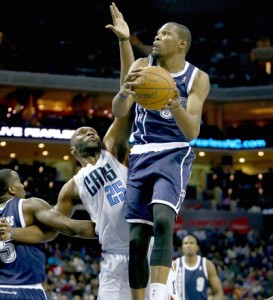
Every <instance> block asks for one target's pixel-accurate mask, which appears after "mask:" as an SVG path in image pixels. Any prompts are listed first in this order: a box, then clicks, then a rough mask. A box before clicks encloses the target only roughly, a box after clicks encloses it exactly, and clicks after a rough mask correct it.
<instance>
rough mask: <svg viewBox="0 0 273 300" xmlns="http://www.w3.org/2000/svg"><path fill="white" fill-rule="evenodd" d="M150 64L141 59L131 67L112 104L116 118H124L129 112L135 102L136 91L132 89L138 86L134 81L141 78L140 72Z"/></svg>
mask: <svg viewBox="0 0 273 300" xmlns="http://www.w3.org/2000/svg"><path fill="white" fill-rule="evenodd" d="M147 64H148V59H147V58H139V59H138V60H136V61H135V62H134V63H133V64H132V65H131V67H130V70H129V72H128V74H127V76H126V77H125V80H124V83H123V84H122V85H121V87H120V90H119V92H118V94H117V95H116V96H115V97H114V99H113V102H112V110H113V113H114V115H115V116H116V117H118V118H120V117H124V116H126V115H127V113H128V112H129V110H130V108H131V107H132V104H133V102H134V97H133V96H134V91H132V89H131V88H132V87H133V86H135V85H136V82H135V81H134V79H135V78H136V77H137V76H139V72H140V70H141V69H142V68H143V67H146V66H147Z"/></svg>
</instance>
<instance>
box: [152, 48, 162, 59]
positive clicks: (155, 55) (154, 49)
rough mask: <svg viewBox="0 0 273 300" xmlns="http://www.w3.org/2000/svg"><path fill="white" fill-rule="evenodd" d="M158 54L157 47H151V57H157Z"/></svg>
mask: <svg viewBox="0 0 273 300" xmlns="http://www.w3.org/2000/svg"><path fill="white" fill-rule="evenodd" d="M159 56H160V53H159V50H158V48H153V51H152V57H153V58H158V57H159Z"/></svg>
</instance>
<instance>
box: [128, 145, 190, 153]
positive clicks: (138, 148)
mask: <svg viewBox="0 0 273 300" xmlns="http://www.w3.org/2000/svg"><path fill="white" fill-rule="evenodd" d="M185 147H189V143H187V142H173V143H149V144H144V145H134V146H133V147H132V149H131V152H130V154H142V153H146V152H149V151H154V152H158V151H162V150H169V149H175V148H185Z"/></svg>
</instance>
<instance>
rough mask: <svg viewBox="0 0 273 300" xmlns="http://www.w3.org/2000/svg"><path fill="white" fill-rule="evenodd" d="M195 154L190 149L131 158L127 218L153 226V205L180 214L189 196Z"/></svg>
mask: <svg viewBox="0 0 273 300" xmlns="http://www.w3.org/2000/svg"><path fill="white" fill-rule="evenodd" d="M194 158H195V154H194V152H193V150H192V149H191V147H184V148H175V149H168V150H161V151H158V152H147V153H143V154H130V155H129V172H128V182H127V188H126V201H125V218H126V219H127V221H128V222H129V223H146V224H150V225H152V224H153V219H152V214H151V210H150V209H151V204H156V203H161V204H165V205H168V206H170V207H171V208H173V209H174V211H175V213H176V214H177V213H178V211H179V210H180V208H181V205H182V203H183V201H184V198H185V195H186V186H187V183H188V180H189V177H190V174H191V168H192V162H193V160H194Z"/></svg>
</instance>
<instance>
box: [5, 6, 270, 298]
mask: <svg viewBox="0 0 273 300" xmlns="http://www.w3.org/2000/svg"><path fill="white" fill-rule="evenodd" d="M110 3H111V2H110V1H99V0H96V1H93V0H92V1H91V0H90V1H83V0H78V1H77V2H69V3H67V2H66V1H36V2H34V1H8V2H5V3H2V4H1V12H0V15H1V16H0V165H1V167H11V168H14V169H15V170H17V171H18V173H19V174H20V176H21V178H22V180H23V181H24V183H25V185H26V189H27V191H28V195H29V196H30V195H34V196H38V197H41V198H44V199H46V200H47V201H48V202H49V203H51V204H54V203H55V202H56V197H57V194H58V191H59V190H60V188H61V186H62V185H63V183H64V182H65V181H66V180H68V179H69V178H71V176H73V174H74V173H75V172H76V171H77V168H78V166H77V165H76V163H75V162H74V161H73V159H72V158H71V155H70V153H69V144H68V139H69V136H70V135H71V130H75V129H76V128H77V127H79V126H82V125H90V126H94V127H96V128H98V130H99V134H100V135H101V136H103V134H104V133H105V132H106V130H107V128H108V126H109V124H111V122H112V120H113V116H112V112H111V100H112V98H113V95H114V94H115V93H116V92H117V91H118V87H119V51H118V42H117V39H116V38H115V36H114V35H113V34H112V33H111V32H110V31H109V30H107V29H105V25H106V24H109V23H110V22H111V18H110V12H109V5H110ZM116 4H117V5H118V7H119V8H120V9H121V11H122V12H123V14H124V17H125V19H126V20H127V21H128V23H129V26H130V29H131V35H132V37H133V39H132V43H133V41H136V39H137V41H138V43H139V42H140V43H143V44H146V45H151V43H152V41H153V38H154V35H155V33H156V31H157V29H158V28H159V27H160V26H161V25H162V24H164V23H165V22H167V21H176V22H179V23H182V24H185V25H187V26H188V27H189V28H190V29H191V31H192V35H193V43H192V47H191V50H190V52H189V56H188V60H189V61H191V62H192V63H193V64H195V65H197V66H198V67H200V68H201V69H203V70H204V71H206V72H208V74H209V75H210V79H211V91H210V94H209V96H208V99H207V101H206V103H205V106H204V111H203V122H202V127H201V133H200V136H199V137H198V139H197V140H196V141H194V142H193V147H194V149H195V151H196V154H197V157H196V160H195V163H194V167H193V174H192V176H191V179H190V182H189V187H188V191H187V199H186V200H185V204H184V206H183V208H182V210H181V212H180V216H179V218H178V221H177V224H176V227H175V231H174V235H175V250H176V251H175V253H174V257H175V256H177V255H178V254H179V249H178V246H179V244H180V241H181V238H182V237H183V235H184V234H186V232H195V233H196V234H197V235H199V238H200V239H201V241H202V243H201V244H202V251H203V253H204V254H206V255H208V256H209V257H210V258H211V259H212V260H213V261H214V262H215V263H216V264H217V266H218V271H219V274H220V275H221V279H222V282H223V285H224V288H225V293H226V297H227V299H235V298H232V297H235V296H234V294H236V295H237V294H240V293H239V292H241V295H244V296H241V298H240V297H239V296H238V298H236V299H262V298H259V297H262V296H268V295H271V294H273V279H272V278H273V274H272V271H271V270H272V260H273V258H272V237H273V236H272V229H271V228H272V227H271V224H272V221H273V217H272V215H273V210H272V208H273V196H272V195H273V188H272V182H273V171H272V170H273V169H272V168H273V151H272V149H273V148H272V147H273V140H272V132H273V118H272V116H273V85H272V83H273V80H272V79H273V78H272V74H271V63H272V60H273V51H272V49H273V48H272V47H271V44H270V43H271V41H272V38H273V32H272V28H273V27H272V25H273V24H272V22H273V21H272V17H271V10H270V9H269V7H268V5H269V4H268V2H266V1H259V3H257V1H247V0H245V1H244V0H237V1H235V0H233V1H223V0H222V1H219V0H218V1H208V0H206V1H205V0H203V1H190V0H184V1H175V0H158V1H152V0H146V1H134V2H132V1H116ZM261 37H263V38H265V37H266V38H267V39H268V40H269V45H268V44H267V46H266V47H265V48H264V47H260V44H257V42H258V41H259V39H260V38H261ZM258 46H259V47H258ZM134 52H135V56H136V57H140V56H142V55H143V54H142V53H141V52H140V50H139V48H138V45H137V44H136V45H135V46H134ZM251 53H252V54H251ZM253 53H254V54H253ZM253 55H254V56H253ZM251 58H252V59H251ZM219 170H221V172H222V173H221V174H222V175H221V177H220V176H219V173H217V172H218V171H219ZM216 175H217V176H216ZM220 178H221V179H220ZM74 217H75V218H88V216H87V214H86V213H85V212H84V211H82V210H79V211H77V212H76V214H75V215H74ZM231 236H232V238H231ZM70 243H71V247H72V250H71V251H70V250H69V253H70V254H69V255H70V256H69V259H68V258H67V257H66V256H65V255H64V253H67V251H68V250H67V247H68V246H67V245H69V244H70ZM212 244H214V245H215V247H212ZM47 247H48V248H47V249H48V257H49V258H50V257H58V256H59V261H60V264H57V263H56V261H55V263H56V265H54V263H53V265H50V263H48V265H47V268H48V272H49V273H50V271H52V270H53V274H54V276H55V277H54V280H53V279H52V278H51V280H49V279H47V287H48V293H50V292H51V290H52V292H54V293H56V294H58V293H59V294H60V293H63V294H66V296H67V297H68V299H72V297H75V296H76V295H80V296H81V297H83V294H84V293H87V294H88V292H84V291H83V290H84V288H83V285H85V286H86V285H87V283H86V281H88V280H89V279H90V282H91V284H90V289H91V290H93V291H92V292H91V291H89V294H88V295H91V294H93V295H96V288H97V284H98V283H97V273H98V272H99V270H98V269H96V268H98V264H97V262H98V261H99V257H100V247H99V245H98V244H97V242H96V241H95V240H94V241H84V240H78V239H68V238H66V237H64V236H59V237H58V238H57V239H56V240H55V241H53V242H51V243H49V244H48V245H47ZM59 248H60V249H61V251H59ZM72 253H73V254H72ZM75 253H76V254H75ZM86 255H87V256H88V257H87V256H86ZM71 256H72V257H73V258H71ZM65 257H66V258H65ZM75 257H77V258H79V259H82V260H83V261H84V264H83V265H84V267H83V269H84V270H86V269H88V268H90V266H92V268H91V269H92V272H91V273H92V274H91V273H90V272H87V271H86V273H88V274H89V273H90V274H89V276H90V278H89V277H87V278H88V279H86V278H85V279H84V280H85V281H84V280H83V279H79V278H81V276H83V274H82V272H83V271H78V270H74V269H73V270H74V271H71V269H70V271H69V268H68V267H67V265H69V263H68V261H72V260H73V259H74V258H75ZM65 259H66V260H65ZM234 261H235V262H234ZM234 264H237V268H235V266H234ZM56 266H60V267H59V269H58V268H56ZM60 269H61V271H60ZM58 271H60V274H58ZM54 272H55V273H54ZM71 274H76V280H75V281H76V285H77V286H78V289H76V288H72V287H71V286H69V283H68V282H69V280H68V279H67V278H69V276H72V275H71ZM239 274H241V276H243V278H240V276H239ZM50 276H51V274H48V278H49V277H50ZM60 277H61V279H62V280H63V281H62V280H61V279H60ZM59 281H61V282H62V283H58V284H57V283H56V282H59ZM52 282H53V283H52ZM64 282H65V283H64ZM83 282H85V284H82V283H83ZM250 283H251V284H254V285H255V287H256V288H255V289H254V288H250V287H249V286H250ZM81 284H82V285H81ZM66 287H67V290H66ZM58 289H60V290H58ZM238 290H239V291H238ZM247 297H249V298H247ZM52 299H53V298H52ZM90 299H91V298H90Z"/></svg>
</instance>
